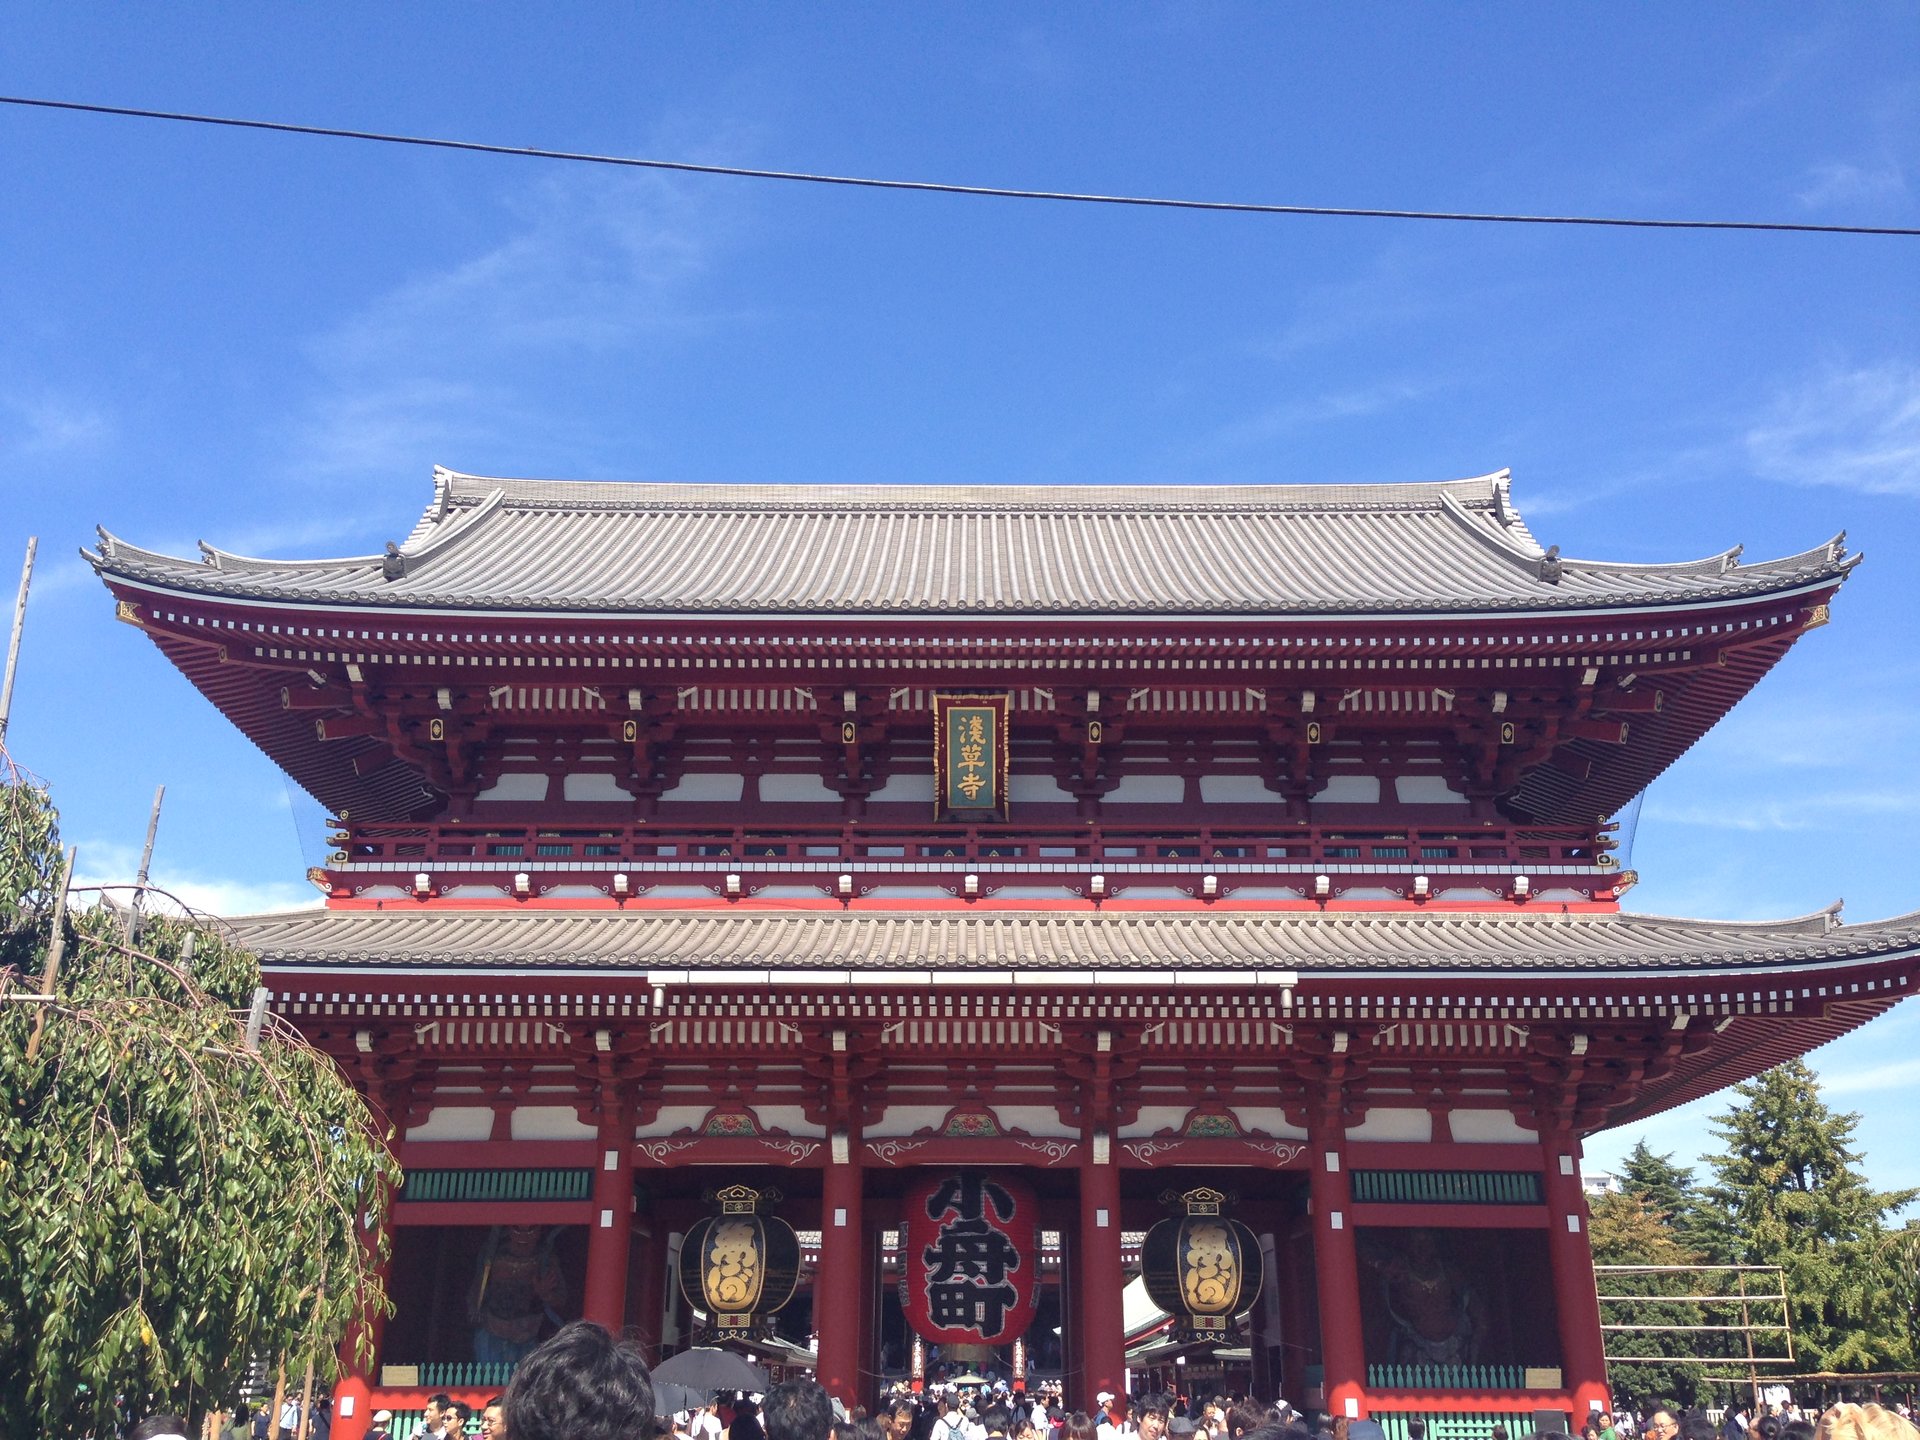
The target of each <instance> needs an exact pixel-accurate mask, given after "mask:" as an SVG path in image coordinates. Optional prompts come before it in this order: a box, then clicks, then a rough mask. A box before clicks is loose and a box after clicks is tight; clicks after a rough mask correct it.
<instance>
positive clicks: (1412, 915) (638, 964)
mask: <svg viewBox="0 0 1920 1440" xmlns="http://www.w3.org/2000/svg"><path fill="white" fill-rule="evenodd" d="M229 924H230V925H231V927H232V929H233V931H234V932H235V935H236V937H237V938H238V940H239V941H240V942H241V943H242V944H244V945H246V946H247V947H249V948H251V949H253V950H254V951H255V952H256V953H258V955H259V957H260V959H261V961H262V963H263V964H266V965H269V966H324V967H348V968H359V967H369V968H385V967H394V966H397V967H421V968H427V969H432V968H451V969H461V970H471V969H505V970H513V971H521V970H535V969H572V970H589V971H590V970H595V969H601V970H606V969H612V970H639V971H650V972H655V973H658V972H663V971H664V972H687V973H688V974H689V978H691V979H695V980H697V979H698V978H699V976H700V974H701V972H707V971H711V972H724V975H725V977H726V978H727V980H728V981H729V982H732V981H737V980H739V979H740V978H741V977H742V975H743V973H745V972H756V973H759V974H761V975H762V976H763V977H764V979H765V980H767V981H777V980H779V979H781V978H782V972H801V971H804V972H805V973H806V974H807V975H808V976H809V977H814V978H817V977H819V976H822V975H823V974H824V975H831V974H839V975H842V976H851V975H853V974H856V973H860V974H874V973H886V972H895V973H899V974H901V976H902V978H903V979H904V978H910V977H911V976H913V975H924V974H926V973H927V972H943V973H952V972H977V973H978V974H979V975H980V977H981V979H982V980H983V981H996V980H1005V979H1007V978H1008V977H1009V976H1010V975H1012V974H1014V973H1016V972H1040V971H1045V972H1057V973H1058V974H1059V975H1060V977H1061V979H1062V981H1076V980H1079V979H1081V978H1084V977H1085V976H1087V975H1088V974H1090V973H1105V974H1114V973H1127V974H1130V975H1136V976H1138V979H1139V983H1158V982H1159V980H1160V979H1161V978H1162V977H1165V976H1167V975H1169V974H1181V975H1186V976H1190V977H1198V978H1204V976H1205V975H1207V974H1209V973H1215V974H1222V975H1224V974H1227V973H1235V974H1240V975H1245V974H1247V973H1258V972H1260V971H1267V970H1273V971H1294V972H1298V973H1301V974H1315V975H1325V976H1338V975H1357V976H1363V975H1373V974H1383V973H1392V974H1401V975H1405V974H1410V973H1414V974H1417V973H1433V974H1460V973H1485V972H1499V973H1507V974H1511V975H1513V976H1515V977H1516V978H1519V977H1522V976H1534V975H1537V976H1541V977H1543V978H1544V977H1551V976H1554V975H1570V974H1580V975H1592V974H1595V973H1601V972H1611V973H1614V974H1620V975H1626V974H1635V975H1649V974H1658V973H1667V972H1687V973H1700V972H1711V971H1715V970H1724V969H1731V968H1739V969H1742V970H1751V969H1753V968H1755V967H1759V968H1763V969H1764V968H1767V967H1772V966H1780V965H1797V964H1808V963H1820V962H1833V961H1842V960H1847V959H1861V958H1871V957H1875V956H1882V955H1892V954H1898V953H1901V952H1911V951H1915V950H1920V912H1916V913H1914V914H1911V915H1905V916H1900V917H1897V918H1895V919H1891V920H1882V921H1876V922H1873V923H1871V924H1864V925H1841V924H1840V923H1839V921H1838V919H1837V916H1836V915H1835V913H1834V912H1832V911H1828V912H1824V913H1822V914H1818V915H1811V916H1806V917H1802V918H1800V919H1795V920H1779V921H1763V922H1741V921H1720V920H1680V919H1671V918H1667V917H1663V916H1650V915H1631V914H1619V913H1604V912H1602V913H1581V914H1553V913H1538V912H1522V911H1500V912H1486V911H1473V912H1459V911H1456V912H1432V911H1394V912H1371V913H1354V912H1327V913H1322V912H1307V911H1289V912H1277V913H1276V912H1259V913H1254V912H1206V913H1193V912H1179V913H1172V912H1150V911H1116V912H1109V913H1104V914H1072V915H1065V914H1058V913H1049V912H1016V911H999V912H978V913H976V912H969V913H964V914H956V913H952V912H943V913H939V914H927V913H924V912H860V911H837V912H835V911H805V912H796V911H792V910H784V911H751V910H727V911H719V910H699V911H645V910H635V911H621V912H607V911H592V912H568V911H532V912H524V911H523V912H512V911H447V910H437V909H425V908H422V909H406V910H396V911H365V910H360V911H324V910H312V911H300V912H294V913H290V914H279V915H253V916H247V917H243V918H240V919H236V920H233V921H230V922H229Z"/></svg>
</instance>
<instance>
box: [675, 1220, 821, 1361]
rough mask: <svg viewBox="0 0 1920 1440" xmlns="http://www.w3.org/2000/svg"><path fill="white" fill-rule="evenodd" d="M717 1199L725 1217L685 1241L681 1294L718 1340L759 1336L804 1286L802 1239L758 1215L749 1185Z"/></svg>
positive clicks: (698, 1227) (779, 1222)
mask: <svg viewBox="0 0 1920 1440" xmlns="http://www.w3.org/2000/svg"><path fill="white" fill-rule="evenodd" d="M713 1198H714V1200H715V1201H716V1202H717V1203H718V1204H719V1206H720V1213H719V1214H718V1215H709V1216H707V1217H706V1218H705V1219H704V1220H701V1221H699V1222H698V1223H697V1224H695V1225H694V1227H693V1228H692V1229H691V1230H689V1231H688V1232H687V1234H686V1238H685V1239H684V1240H683V1241H681V1244H680V1293H681V1294H682V1295H684V1296H685V1297H686V1301H687V1304H689V1305H691V1306H692V1307H693V1308H694V1309H695V1310H698V1311H701V1312H702V1313H704V1314H705V1315H706V1316H707V1329H708V1331H709V1333H710V1334H711V1335H712V1336H713V1337H715V1338H725V1337H728V1336H752V1335H758V1334H760V1333H761V1332H762V1330H763V1329H764V1327H765V1324H766V1319H767V1317H768V1316H769V1315H771V1314H773V1313H774V1312H775V1311H776V1310H778V1309H779V1308H780V1307H781V1306H782V1305H785V1304H786V1303H787V1301H789V1300H791V1299H792V1298H793V1292H794V1289H795V1287H796V1286H798V1284H799V1282H800V1237H799V1236H797V1235H795V1234H794V1233H793V1227H792V1226H791V1225H789V1224H787V1222H786V1221H784V1220H782V1219H781V1218H780V1217H779V1216H777V1215H762V1214H760V1213H759V1212H760V1201H761V1199H762V1198H763V1197H762V1195H761V1192H760V1191H758V1190H755V1189H753V1188H751V1187H750V1186H746V1185H729V1186H727V1187H726V1188H725V1189H724V1190H719V1191H716V1192H715V1193H714V1196H713ZM771 1198H775V1199H777V1198H778V1196H772V1197H771Z"/></svg>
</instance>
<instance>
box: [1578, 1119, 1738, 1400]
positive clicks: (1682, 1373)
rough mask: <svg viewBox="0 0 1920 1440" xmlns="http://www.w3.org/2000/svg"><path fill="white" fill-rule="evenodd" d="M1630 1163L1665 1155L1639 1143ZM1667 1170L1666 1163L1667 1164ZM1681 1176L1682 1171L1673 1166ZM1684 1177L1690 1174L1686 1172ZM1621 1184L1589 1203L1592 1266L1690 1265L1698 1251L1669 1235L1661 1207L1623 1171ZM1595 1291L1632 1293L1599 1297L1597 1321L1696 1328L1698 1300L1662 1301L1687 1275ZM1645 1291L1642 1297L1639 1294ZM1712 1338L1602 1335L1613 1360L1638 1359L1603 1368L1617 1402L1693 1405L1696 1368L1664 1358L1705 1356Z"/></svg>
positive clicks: (1635, 1278) (1636, 1277)
mask: <svg viewBox="0 0 1920 1440" xmlns="http://www.w3.org/2000/svg"><path fill="white" fill-rule="evenodd" d="M1636 1161H1642V1162H1646V1161H1651V1162H1655V1163H1658V1164H1665V1163H1666V1157H1664V1156H1653V1155H1649V1154H1648V1153H1647V1149H1646V1146H1645V1145H1644V1144H1642V1145H1638V1146H1636V1147H1635V1148H1634V1152H1633V1154H1632V1155H1631V1156H1629V1157H1628V1161H1627V1163H1628V1167H1629V1171H1630V1172H1631V1169H1632V1167H1633V1165H1634V1163H1635V1162H1636ZM1668 1168H1669V1169H1671V1168H1672V1167H1671V1166H1669V1167H1668ZM1678 1173H1679V1174H1682V1175H1686V1174H1687V1173H1688V1172H1685V1171H1680V1172H1678ZM1689 1178H1690V1177H1689ZM1623 1180H1624V1181H1625V1184H1626V1188H1625V1189H1623V1190H1622V1191H1621V1193H1619V1194H1617V1195H1602V1196H1601V1197H1600V1198H1599V1199H1597V1200H1595V1201H1594V1202H1593V1204H1592V1206H1591V1207H1590V1208H1589V1217H1590V1218H1589V1221H1588V1234H1589V1236H1590V1238H1591V1239H1592V1242H1593V1263H1594V1264H1595V1265H1597V1266H1607V1265H1697V1264H1699V1263H1700V1260H1701V1256H1700V1253H1699V1252H1698V1251H1697V1250H1693V1249H1690V1248H1688V1247H1687V1246H1686V1245H1685V1244H1683V1243H1682V1242H1681V1241H1680V1240H1679V1239H1678V1238H1677V1236H1676V1234H1675V1230H1674V1226H1673V1224H1672V1222H1671V1218H1670V1215H1669V1213H1668V1211H1667V1210H1665V1209H1663V1208H1660V1207H1658V1206H1656V1205H1654V1204H1653V1203H1652V1202H1651V1201H1649V1200H1648V1198H1647V1196H1646V1195H1645V1194H1644V1193H1636V1186H1635V1183H1634V1181H1633V1180H1632V1178H1630V1176H1628V1177H1623ZM1596 1278H1597V1279H1598V1281H1599V1289H1600V1293H1601V1294H1602V1295H1608V1296H1612V1295H1620V1296H1632V1297H1635V1298H1633V1299H1626V1300H1602V1301H1601V1302H1600V1310H1601V1315H1600V1318H1601V1319H1602V1320H1603V1321H1605V1322H1606V1323H1608V1324H1614V1325H1698V1324H1700V1323H1701V1313H1700V1307H1699V1306H1697V1305H1690V1304H1683V1303H1677V1302H1673V1301H1663V1300H1662V1299H1661V1297H1662V1296H1668V1295H1684V1294H1687V1293H1689V1292H1690V1291H1692V1290H1693V1288H1694V1284H1693V1282H1694V1277H1693V1276H1691V1275H1672V1274H1660V1273H1651V1274H1618V1273H1614V1274H1608V1273H1606V1272H1604V1271H1603V1272H1602V1273H1601V1274H1599V1275H1598V1276H1597V1277H1596ZM1641 1296H1644V1297H1646V1298H1645V1299H1640V1298H1638V1297H1641ZM1718 1340H1719V1337H1718V1335H1716V1334H1715V1333H1713V1332H1702V1333H1701V1335H1700V1336H1699V1337H1698V1340H1697V1342H1696V1341H1695V1339H1694V1337H1690V1336H1684V1335H1679V1334H1676V1333H1675V1332H1673V1331H1647V1332H1642V1333H1635V1332H1634V1331H1631V1330H1611V1331H1608V1332H1607V1353H1608V1354H1609V1355H1613V1356H1619V1357H1645V1358H1644V1359H1640V1358H1635V1359H1628V1360H1625V1361H1624V1363H1619V1364H1615V1365H1612V1366H1610V1367H1609V1371H1610V1373H1611V1375H1612V1378H1613V1386H1614V1390H1615V1392H1616V1394H1617V1396H1618V1397H1619V1398H1620V1399H1623V1400H1627V1401H1630V1402H1632V1403H1635V1404H1638V1405H1641V1406H1643V1407H1644V1406H1645V1405H1647V1404H1653V1403H1667V1404H1675V1403H1677V1404H1680V1405H1692V1404H1694V1403H1695V1402H1696V1400H1697V1399H1698V1397H1699V1394H1700V1372H1701V1367H1700V1366H1699V1365H1697V1364H1693V1363H1691V1362H1689V1361H1686V1360H1674V1359H1670V1358H1668V1357H1670V1356H1673V1355H1675V1354H1680V1353H1686V1352H1692V1353H1695V1354H1703V1353H1710V1352H1711V1351H1712V1349H1713V1347H1715V1346H1716V1345H1717V1342H1718Z"/></svg>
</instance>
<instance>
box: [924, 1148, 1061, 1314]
mask: <svg viewBox="0 0 1920 1440" xmlns="http://www.w3.org/2000/svg"><path fill="white" fill-rule="evenodd" d="M901 1207H902V1208H901V1214H902V1216H903V1217H904V1220H905V1224H904V1226H903V1230H904V1235H903V1243H904V1247H905V1248H904V1253H903V1255H902V1265H901V1274H900V1304H901V1308H902V1309H904V1310H905V1311H906V1316H907V1324H908V1325H909V1326H910V1327H912V1329H913V1332H914V1334H916V1335H918V1336H920V1337H921V1338H922V1339H923V1340H926V1341H929V1342H930V1343H932V1344H936V1345H1004V1344H1006V1343H1008V1342H1009V1341H1011V1340H1017V1339H1019V1338H1020V1336H1022V1335H1024V1334H1025V1333H1026V1330H1027V1327H1028V1326H1029V1325H1031V1324H1032V1323H1033V1316H1034V1312H1035V1311H1036V1310H1037V1309H1038V1308H1039V1303H1040V1211H1039V1205H1038V1203H1037V1202H1036V1201H1035V1200H1034V1198H1033V1192H1032V1191H1030V1190H1028V1189H1027V1187H1026V1186H1025V1185H1023V1184H1022V1183H1021V1182H1020V1181H1018V1180H1015V1179H1012V1178H1010V1177H1003V1176H1002V1175H1000V1174H999V1173H998V1172H993V1171H979V1170H963V1171H960V1172H959V1173H957V1174H951V1175H940V1176H935V1177H934V1178H932V1179H931V1180H929V1181H928V1182H927V1183H926V1184H925V1185H922V1186H920V1187H919V1188H918V1189H915V1190H910V1191H909V1192H908V1193H907V1194H906V1195H905V1196H903V1197H902V1201H901Z"/></svg>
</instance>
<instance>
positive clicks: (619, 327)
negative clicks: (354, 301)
mask: <svg viewBox="0 0 1920 1440" xmlns="http://www.w3.org/2000/svg"><path fill="white" fill-rule="evenodd" d="M713 193H714V192H712V191H711V190H710V189H709V190H704V191H703V190H699V189H697V188H695V187H689V186H687V185H684V184H682V183H680V182H678V181H676V180H674V179H671V178H669V177H664V176H651V175H621V176H618V177H608V176H606V175H603V174H592V175H587V176H578V175H554V176H549V177H547V178H546V179H544V180H543V181H541V182H540V183H538V184H536V185H533V186H531V187H529V188H528V189H526V190H524V191H520V192H516V193H515V194H514V195H513V196H511V197H510V198H509V199H508V201H507V202H506V209H507V223H506V224H505V226H504V227H502V229H501V232H500V233H499V234H498V235H497V236H496V237H495V238H494V239H493V240H492V241H491V242H490V243H487V244H485V245H484V246H482V247H479V248H477V249H470V250H469V253H467V254H466V255H465V256H464V257H463V258H457V259H454V260H452V261H451V263H448V264H446V265H445V266H443V267H441V268H439V269H435V270H430V271H428V272H426V273H424V274H421V275H417V276H415V277H413V278H411V279H409V280H408V281H406V282H405V283H403V284H401V285H398V286H396V287H394V288H393V289H391V290H389V291H387V292H386V293H384V294H382V295H379V296H377V297H376V298H374V299H373V300H371V301H370V302H369V303H368V304H366V305H365V306H364V307H363V308H361V309H360V310H359V311H358V312H356V313H354V314H352V315H350V316H349V317H347V318H346V319H345V320H343V321H342V322H340V323H339V324H337V325H335V326H334V327H333V328H331V329H330V330H328V331H326V332H325V333H323V334H321V335H319V336H317V337H316V338H315V339H314V340H313V341H312V342H311V343H310V345H309V347H308V349H309V354H310V355H311V357H312V360H313V363H314V365H315V368H316V370H317V371H318V374H319V377H320V381H321V383H320V386H319V390H318V394H317V396H316V398H315V400H314V401H313V403H312V407H311V411H310V413H309V415H308V417H307V419H306V421H305V424H304V431H305V434H304V437H303V444H302V445H301V447H300V453H301V454H302V455H303V457H304V459H303V462H302V464H303V468H304V469H306V470H307V471H309V472H310V473H312V474H315V475H321V476H328V475H337V474H347V473H362V474H378V475H380V476H382V477H387V476H391V475H392V474H394V473H396V467H397V468H398V469H400V470H403V471H405V472H407V473H412V471H413V470H415V469H417V468H419V467H421V466H423V465H424V463H425V461H424V460H423V458H422V457H423V451H424V450H426V449H427V448H428V447H436V448H435V452H434V453H433V454H432V455H431V456H430V457H429V458H434V459H445V460H448V461H450V462H453V463H458V462H459V458H460V457H459V456H458V455H455V454H451V453H448V452H447V451H446V450H443V449H438V448H437V447H445V446H458V447H459V448H460V449H462V450H465V451H471V450H472V449H474V448H480V449H483V450H484V449H488V448H493V447H495V446H498V445H501V444H504V443H505V442H506V441H507V440H508V439H510V438H521V437H524V435H525V434H527V433H536V432H540V431H543V430H548V431H550V430H551V428H552V417H551V416H550V415H548V414H545V413H543V404H544V400H543V396H544V393H545V392H544V391H543V387H542V384H541V379H542V375H543V372H544V370H545V369H546V368H547V365H548V362H549V361H550V360H551V359H552V357H554V356H556V355H567V356H578V355H581V354H589V355H592V354H600V355H613V354H617V353H619V352H621V351H623V350H626V351H631V350H638V349H646V348H657V347H658V346H660V345H662V344H663V343H665V342H668V341H670V340H671V339H672V338H673V337H674V336H676V335H680V334H687V335H692V334H698V333H701V332H702V331H704V330H705V329H706V328H708V327H709V326H710V325H712V324H713V323H715V322H716V321H717V320H718V319H719V318H720V317H719V316H717V315H716V314H714V313H711V312H707V311H703V310H701V309H700V308H699V306H698V305H697V304H696V302H695V299H694V290H695V287H696V284H697V282H698V280H699V279H700V278H701V277H702V276H703V275H704V274H705V273H706V271H707V268H708V264H709V259H710V253H711V251H712V249H713V248H714V246H715V245H716V244H720V243H724V241H725V239H726V237H727V235H728V234H729V233H730V231H731V228H732V225H731V222H730V221H729V219H728V217H727V212H726V211H724V210H721V209H718V208H716V207H717V204H718V203H719V202H715V201H713V200H712V199H710V198H709V197H710V196H711V195H712V194H713ZM461 238H462V237H461V235H460V234H459V233H457V232H456V233H454V234H452V235H450V236H448V237H445V244H446V247H447V248H448V249H449V250H454V249H457V248H458V247H459V245H460V241H461Z"/></svg>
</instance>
